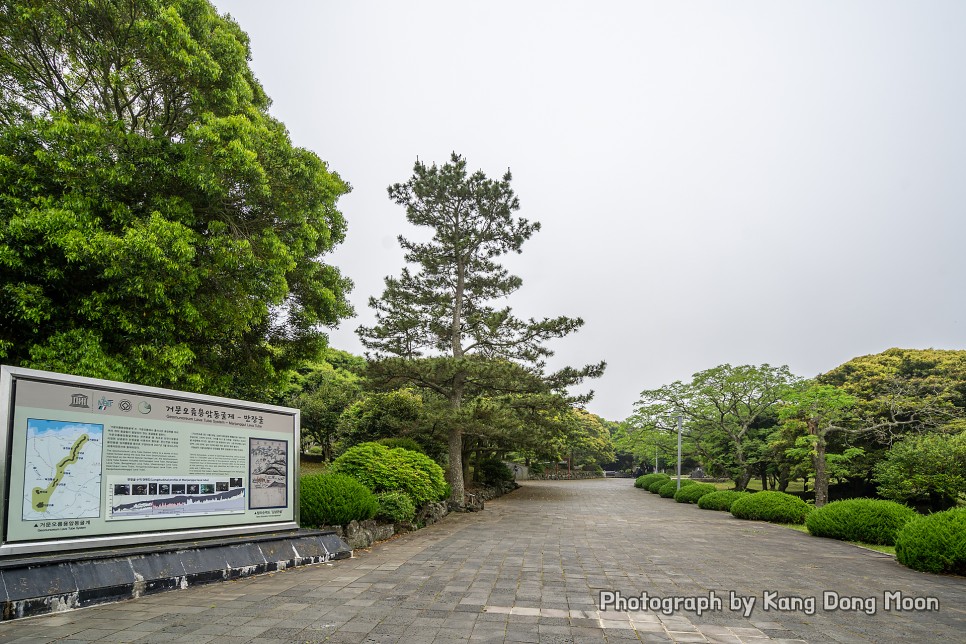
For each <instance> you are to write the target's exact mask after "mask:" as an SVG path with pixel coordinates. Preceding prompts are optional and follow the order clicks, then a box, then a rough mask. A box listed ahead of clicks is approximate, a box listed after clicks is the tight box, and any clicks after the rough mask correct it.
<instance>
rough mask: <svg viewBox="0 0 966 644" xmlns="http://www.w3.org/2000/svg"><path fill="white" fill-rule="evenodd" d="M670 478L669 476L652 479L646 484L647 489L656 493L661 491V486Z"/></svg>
mask: <svg viewBox="0 0 966 644" xmlns="http://www.w3.org/2000/svg"><path fill="white" fill-rule="evenodd" d="M670 480H671V477H670V476H669V477H667V478H666V479H654V481H652V482H651V483H648V484H647V491H648V492H650V493H651V494H658V493H659V492H660V491H661V487H662V486H663V485H664V484H665V483H667V482H668V481H670Z"/></svg>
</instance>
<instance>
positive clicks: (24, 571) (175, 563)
mask: <svg viewBox="0 0 966 644" xmlns="http://www.w3.org/2000/svg"><path fill="white" fill-rule="evenodd" d="M351 556H352V549H351V548H349V546H347V545H346V543H345V542H344V541H343V540H342V539H340V538H339V537H338V536H337V535H336V534H335V533H334V532H320V531H314V530H298V531H291V532H282V533H269V534H262V535H251V536H246V537H244V538H239V537H230V538H222V539H212V540H202V541H190V542H179V543H173V544H161V545H156V544H153V545H151V546H135V547H129V548H111V549H109V550H99V551H93V552H70V553H57V554H56V555H42V556H34V557H18V558H10V559H4V560H0V581H2V584H0V609H2V612H0V620H10V619H18V618H21V617H29V616H31V615H42V614H45V613H53V612H59V611H64V610H71V609H74V608H83V607H84V606H92V605H94V604H101V603H105V602H114V601H120V600H123V599H133V598H135V597H140V596H142V595H150V594H152V593H157V592H162V591H165V590H176V589H179V588H187V587H188V586H195V585H199V584H207V583H210V582H214V581H225V580H229V579H239V578H241V577H248V576H250V575H259V574H262V573H266V572H275V571H278V570H284V569H286V568H292V567H295V566H304V565H308V564H317V563H322V562H325V561H332V560H334V559H346V558H348V557H351Z"/></svg>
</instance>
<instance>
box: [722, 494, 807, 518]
mask: <svg viewBox="0 0 966 644" xmlns="http://www.w3.org/2000/svg"><path fill="white" fill-rule="evenodd" d="M809 510H811V506H809V505H808V504H807V503H805V501H802V500H801V499H800V498H798V497H797V496H792V495H791V494H785V493H784V492H772V491H770V490H768V491H766V490H762V491H761V492H755V493H754V494H746V495H744V496H743V497H742V498H740V499H736V500H735V502H734V503H732V504H731V514H733V515H735V516H736V517H738V518H739V519H752V520H756V521H769V522H771V523H805V517H806V516H807V515H808V512H809Z"/></svg>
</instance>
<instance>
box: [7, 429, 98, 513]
mask: <svg viewBox="0 0 966 644" xmlns="http://www.w3.org/2000/svg"><path fill="white" fill-rule="evenodd" d="M103 438H104V425H99V424H96V423H76V422H71V421H63V420H38V419H34V418H28V419H27V450H26V457H25V462H24V480H23V520H24V521H35V520H48V519H83V518H94V517H99V516H100V514H101V460H102V455H103V446H104V440H103Z"/></svg>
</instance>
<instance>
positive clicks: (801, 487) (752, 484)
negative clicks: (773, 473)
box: [714, 479, 805, 492]
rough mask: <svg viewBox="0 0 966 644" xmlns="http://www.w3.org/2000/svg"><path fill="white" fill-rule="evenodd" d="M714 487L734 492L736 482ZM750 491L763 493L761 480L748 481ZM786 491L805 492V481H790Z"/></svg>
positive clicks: (726, 482) (719, 484)
mask: <svg viewBox="0 0 966 644" xmlns="http://www.w3.org/2000/svg"><path fill="white" fill-rule="evenodd" d="M714 485H715V487H717V488H718V489H719V490H733V489H735V482H734V481H725V482H724V483H715V484H714ZM748 489H749V490H751V491H754V492H760V491H761V479H755V480H752V481H748ZM785 491H786V492H804V491H805V482H804V481H801V480H795V481H789V482H788V489H787V490H785Z"/></svg>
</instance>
